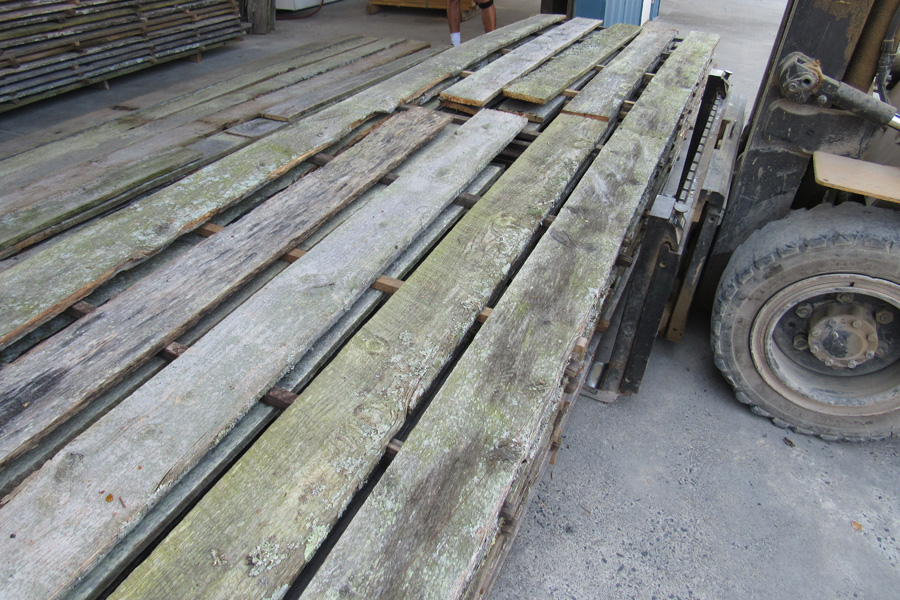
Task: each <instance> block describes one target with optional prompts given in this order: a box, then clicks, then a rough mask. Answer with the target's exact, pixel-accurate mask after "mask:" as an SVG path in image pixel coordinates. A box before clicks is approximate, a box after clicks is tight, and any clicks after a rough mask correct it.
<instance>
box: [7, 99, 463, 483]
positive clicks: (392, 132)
mask: <svg viewBox="0 0 900 600" xmlns="http://www.w3.org/2000/svg"><path fill="white" fill-rule="evenodd" d="M449 120H450V119H449V117H446V116H441V115H437V113H432V112H429V111H426V110H424V109H422V110H415V111H408V112H406V113H404V114H401V115H398V116H397V117H395V118H393V119H390V120H389V121H388V122H387V123H386V124H385V125H383V126H382V127H380V128H379V129H377V130H376V131H375V132H374V133H373V134H371V135H370V136H368V137H367V138H366V139H365V141H364V143H360V144H358V145H356V146H354V147H353V148H351V149H349V150H347V151H346V152H345V153H343V154H342V155H341V157H340V158H339V159H336V160H335V161H334V162H332V163H330V164H329V165H327V166H326V167H323V168H322V169H321V170H319V171H317V172H315V173H314V174H311V175H309V176H307V177H304V178H303V179H301V180H300V181H298V182H297V183H296V184H294V185H293V186H291V187H289V188H288V189H286V190H285V191H283V192H281V193H280V194H277V195H275V196H273V197H272V198H271V199H269V200H268V201H267V202H265V203H264V204H262V205H261V206H260V207H258V208H257V209H256V210H254V211H253V212H251V213H250V214H249V215H248V216H247V217H245V218H243V219H241V220H240V221H238V222H237V223H235V224H234V225H232V226H231V227H229V228H228V231H227V233H225V234H224V235H219V236H215V237H213V238H210V239H208V240H206V241H205V242H204V243H202V244H200V245H198V246H196V247H194V248H193V249H192V250H191V251H190V252H188V253H186V254H185V255H183V256H181V257H179V259H178V260H176V261H174V262H172V263H171V264H170V265H168V266H167V268H165V269H162V270H160V271H159V272H157V273H154V274H153V275H152V276H149V277H147V278H145V279H143V280H142V281H140V282H139V283H138V284H137V285H135V286H134V287H132V288H130V289H129V290H127V291H126V292H124V293H122V294H120V295H118V296H117V297H116V298H114V299H113V300H111V301H109V302H107V303H106V304H104V305H103V306H102V307H100V308H98V309H97V310H96V311H95V312H94V313H92V314H91V315H88V316H87V317H85V318H84V319H82V320H81V321H80V322H79V323H78V327H75V328H70V329H68V330H66V331H65V332H61V333H60V334H59V335H56V336H54V337H52V338H50V339H48V340H46V341H45V342H43V343H42V344H41V345H39V346H38V347H37V349H36V350H37V351H36V352H32V353H30V354H29V355H27V356H24V357H22V358H21V359H19V360H18V361H15V362H14V363H13V364H11V365H10V366H9V367H7V368H6V369H4V370H3V374H4V377H3V382H2V383H0V466H2V465H4V464H6V463H7V462H8V461H9V460H11V459H12V458H14V457H15V456H17V455H19V454H20V453H21V452H23V451H24V450H27V449H28V448H29V447H30V446H33V445H34V444H35V443H36V442H37V441H38V440H39V439H40V438H41V437H43V436H45V435H47V434H48V433H49V432H50V431H52V429H53V428H55V427H56V426H58V424H60V423H61V422H63V421H65V420H66V419H67V418H68V416H69V415H71V414H73V413H74V412H75V411H77V410H78V409H79V408H80V407H81V406H82V405H83V404H84V403H85V402H87V401H89V400H90V399H91V398H93V397H95V396H96V395H97V394H99V393H100V392H102V391H104V390H105V389H108V388H109V387H110V386H112V385H114V384H115V383H116V382H118V381H120V380H121V379H122V377H123V376H124V375H125V374H126V373H128V372H129V371H130V370H133V369H134V368H136V367H137V366H139V365H140V364H141V362H142V361H143V360H145V359H146V358H148V357H150V356H152V355H153V354H155V353H156V352H158V351H159V350H160V349H162V348H163V347H164V346H165V345H166V344H168V343H169V342H171V341H172V340H174V339H175V338H176V337H178V335H179V334H180V333H182V332H183V331H184V330H185V328H186V327H187V326H189V325H190V324H191V323H192V322H194V321H196V319H197V318H198V317H199V316H200V315H202V314H203V313H204V312H205V311H207V310H208V309H210V308H212V307H213V306H215V305H216V304H218V303H219V302H221V301H222V300H223V299H224V298H226V297H227V296H228V295H229V294H230V293H231V292H233V291H234V290H236V289H238V288H239V287H240V286H241V285H242V284H243V283H244V282H246V281H247V280H249V278H251V277H253V276H254V275H255V274H256V273H258V272H259V271H260V270H261V269H263V268H264V267H265V266H266V265H268V264H270V263H271V262H274V261H275V260H276V259H277V258H278V257H279V256H281V255H282V254H284V253H285V252H287V251H288V250H290V249H291V248H292V247H294V246H296V245H297V244H298V243H299V242H300V241H302V240H303V239H305V238H306V237H307V236H308V235H309V234H310V233H311V232H312V231H314V230H315V229H316V228H317V227H318V226H319V225H321V224H322V223H323V222H325V221H326V220H327V219H328V218H329V217H330V216H332V215H333V214H335V213H336V212H337V211H338V210H340V209H341V208H342V207H344V206H346V205H347V204H348V203H349V202H351V201H352V200H354V199H355V198H357V197H358V196H359V195H360V194H362V193H363V192H364V191H366V190H367V189H368V188H369V187H371V186H372V185H374V184H375V182H377V181H378V179H379V178H381V177H383V176H384V175H387V174H388V173H390V171H391V170H393V169H394V168H396V167H397V166H398V165H400V164H401V163H402V162H403V160H405V158H406V157H407V156H408V155H409V154H410V153H411V152H412V151H414V150H415V149H417V148H418V147H419V146H421V145H423V144H424V143H425V142H427V141H428V140H430V139H431V138H432V137H433V136H434V135H436V133H437V132H438V131H439V130H440V129H442V128H443V127H444V126H445V125H446V124H447V123H448V122H449ZM394 138H396V139H394ZM148 322H152V323H153V324H154V325H153V329H152V330H151V331H148V330H147V328H146V327H145V326H144V324H145V323H148ZM113 343H115V344H116V347H117V351H116V352H114V353H112V352H108V351H106V348H107V347H108V346H109V345H111V344H113Z"/></svg>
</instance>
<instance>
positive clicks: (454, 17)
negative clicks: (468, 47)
mask: <svg viewBox="0 0 900 600" xmlns="http://www.w3.org/2000/svg"><path fill="white" fill-rule="evenodd" d="M460 21H462V12H461V11H460V8H459V0H447V23H449V24H450V42H451V43H452V44H453V45H454V46H459V23H460Z"/></svg>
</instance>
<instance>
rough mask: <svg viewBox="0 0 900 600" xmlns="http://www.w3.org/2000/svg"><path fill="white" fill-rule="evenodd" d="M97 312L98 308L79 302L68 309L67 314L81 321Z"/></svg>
mask: <svg viewBox="0 0 900 600" xmlns="http://www.w3.org/2000/svg"><path fill="white" fill-rule="evenodd" d="M95 310H97V307H96V306H94V305H93V304H91V303H90V302H85V301H84V300H79V301H78V302H76V303H75V304H73V305H72V306H70V307H69V308H67V309H66V314H67V315H69V316H70V317H75V318H76V319H80V318H81V317H85V316H87V315H89V314H91V313H92V312H94V311H95Z"/></svg>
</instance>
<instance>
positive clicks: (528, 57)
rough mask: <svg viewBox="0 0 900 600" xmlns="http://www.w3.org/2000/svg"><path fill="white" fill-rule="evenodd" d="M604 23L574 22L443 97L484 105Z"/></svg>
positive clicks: (541, 37) (491, 67)
mask: <svg viewBox="0 0 900 600" xmlns="http://www.w3.org/2000/svg"><path fill="white" fill-rule="evenodd" d="M600 24H601V21H596V20H594V19H585V18H582V17H577V18H575V19H572V20H571V21H569V22H567V23H564V24H562V25H560V26H559V27H557V28H556V29H554V30H553V31H550V32H548V33H545V34H543V35H542V36H540V37H538V38H537V39H535V40H532V41H530V42H528V43H527V44H523V45H521V46H519V47H518V48H516V49H515V50H513V51H512V52H510V53H509V54H507V55H505V56H501V57H500V58H498V59H497V60H495V61H494V62H492V63H490V64H489V65H487V66H485V67H484V68H482V69H479V70H478V71H476V72H475V73H473V74H472V75H470V76H469V77H466V78H465V79H463V80H462V81H460V82H458V83H456V84H454V85H452V86H451V87H449V88H447V89H446V90H444V91H443V92H441V98H443V99H445V100H449V101H450V102H456V103H458V104H469V105H471V106H484V105H485V104H487V103H488V102H490V101H491V100H492V99H493V98H494V97H496V96H497V95H499V94H500V92H501V90H502V89H503V86H505V85H506V84H508V83H509V82H511V81H513V80H515V79H516V78H518V77H520V76H522V75H524V74H526V73H528V72H530V71H531V70H532V69H535V68H536V67H538V66H540V65H541V64H542V63H544V62H545V61H546V60H548V59H549V58H550V57H552V56H553V55H554V54H556V53H557V52H559V51H560V50H562V49H564V48H566V47H568V46H569V45H571V44H572V43H574V42H575V41H577V40H578V39H580V38H581V37H582V36H584V35H585V34H587V33H589V32H591V31H592V30H594V29H596V28H597V27H599V26H600Z"/></svg>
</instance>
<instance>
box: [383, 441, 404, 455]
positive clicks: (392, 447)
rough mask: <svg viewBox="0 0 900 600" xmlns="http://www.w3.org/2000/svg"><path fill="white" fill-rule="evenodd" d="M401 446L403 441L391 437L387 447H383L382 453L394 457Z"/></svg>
mask: <svg viewBox="0 0 900 600" xmlns="http://www.w3.org/2000/svg"><path fill="white" fill-rule="evenodd" d="M401 448H403V442H401V441H400V440H398V439H397V438H393V439H391V441H390V442H388V445H387V447H386V448H385V449H384V454H385V455H386V456H387V457H388V458H394V457H395V456H397V453H398V452H400V449H401Z"/></svg>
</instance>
